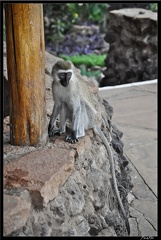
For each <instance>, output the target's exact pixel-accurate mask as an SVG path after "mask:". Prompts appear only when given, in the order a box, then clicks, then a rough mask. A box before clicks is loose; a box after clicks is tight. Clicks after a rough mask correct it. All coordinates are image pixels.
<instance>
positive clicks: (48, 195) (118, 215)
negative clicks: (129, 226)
mask: <svg viewBox="0 0 161 240" xmlns="http://www.w3.org/2000/svg"><path fill="white" fill-rule="evenodd" d="M57 60H58V58H56V57H54V56H52V55H50V54H49V53H47V52H46V69H45V70H46V101H47V116H48V120H49V116H50V115H51V112H52V106H53V99H52V91H51V81H52V79H51V77H50V76H49V73H50V72H51V68H52V65H53V64H54V63H55V62H56V61H57ZM89 85H90V88H91V91H92V92H93V97H94V101H95V105H96V108H97V109H98V110H99V112H100V116H104V120H106V121H107V122H106V121H105V122H106V123H105V122H104V121H103V119H102V118H101V119H100V122H99V123H98V124H99V125H100V126H102V130H103V132H104V134H105V135H106V137H107V139H108V141H109V130H108V128H109V126H111V131H112V132H111V136H112V151H113V154H114V161H115V171H116V176H117V183H118V187H119V191H120V195H121V199H122V201H123V204H124V207H125V210H126V213H127V216H128V217H129V211H128V209H129V203H128V193H129V191H130V190H131V188H132V184H131V179H130V173H129V169H128V161H127V159H126V158H125V156H124V154H123V143H122V141H121V137H122V133H121V132H120V131H119V130H118V129H116V127H115V126H114V125H113V124H112V121H111V119H112V114H113V109H112V107H111V106H109V104H108V103H107V102H106V101H104V100H102V99H100V98H99V96H98V89H97V87H96V86H95V85H93V84H92V83H89ZM5 120H6V118H5ZM108 125H109V126H108ZM6 129H7V130H6V131H5V130H4V135H7V134H8V133H9V129H8V128H6ZM6 139H7V138H6ZM3 226H4V228H3V234H4V236H126V235H127V232H126V227H125V221H124V218H123V216H122V212H121V211H120V209H119V207H118V201H117V198H116V196H115V192H114V189H113V183H112V178H111V171H110V164H109V157H108V153H107V152H106V149H105V147H104V145H103V144H102V143H101V141H100V139H99V138H98V137H96V136H94V135H93V131H92V130H90V131H88V132H87V135H86V136H85V137H83V138H81V139H80V141H79V143H77V144H74V145H72V144H69V143H67V142H64V136H61V137H60V136H58V137H54V138H51V139H50V141H49V142H48V143H47V144H46V146H45V147H39V148H35V147H29V146H24V147H20V146H12V145H10V142H9V140H8V141H4V225H3Z"/></svg>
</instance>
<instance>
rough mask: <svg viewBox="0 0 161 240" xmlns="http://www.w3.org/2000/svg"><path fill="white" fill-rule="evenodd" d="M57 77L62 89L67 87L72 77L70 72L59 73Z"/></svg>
mask: <svg viewBox="0 0 161 240" xmlns="http://www.w3.org/2000/svg"><path fill="white" fill-rule="evenodd" d="M58 77H59V80H60V83H61V85H62V86H63V87H67V86H68V84H69V81H70V79H71V77H72V72H71V71H59V72H58Z"/></svg>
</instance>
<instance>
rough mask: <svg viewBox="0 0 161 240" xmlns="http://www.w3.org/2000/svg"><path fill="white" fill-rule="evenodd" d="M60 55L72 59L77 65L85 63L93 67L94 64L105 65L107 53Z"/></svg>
mask: <svg viewBox="0 0 161 240" xmlns="http://www.w3.org/2000/svg"><path fill="white" fill-rule="evenodd" d="M60 57H61V58H63V59H64V60H70V61H71V62H72V63H73V64H74V65H76V66H78V65H81V64H85V65H86V66H88V67H92V66H101V67H103V66H104V65H105V63H104V60H105V58H106V54H102V55H97V54H89V55H73V56H66V55H61V56H60Z"/></svg>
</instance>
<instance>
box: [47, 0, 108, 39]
mask: <svg viewBox="0 0 161 240" xmlns="http://www.w3.org/2000/svg"><path fill="white" fill-rule="evenodd" d="M108 6H109V5H108V4H107V3H63V4H60V3H44V4H43V11H44V17H45V18H46V19H47V22H46V21H45V26H46V27H48V29H49V31H50V33H48V32H45V36H46V38H47V39H49V40H50V41H51V42H52V41H53V38H52V37H51V36H50V35H51V33H52V35H54V37H55V36H57V38H61V37H62V36H63V35H64V34H66V32H67V31H69V30H70V29H71V27H72V25H73V24H82V23H84V22H86V23H90V24H100V25H101V24H102V25H103V26H104V24H105V23H106V22H107V17H108V11H107V9H108Z"/></svg>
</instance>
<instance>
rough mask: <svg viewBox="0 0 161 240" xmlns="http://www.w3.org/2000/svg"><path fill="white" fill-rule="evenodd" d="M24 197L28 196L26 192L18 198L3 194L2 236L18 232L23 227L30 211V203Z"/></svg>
mask: <svg viewBox="0 0 161 240" xmlns="http://www.w3.org/2000/svg"><path fill="white" fill-rule="evenodd" d="M25 195H28V193H27V191H26V190H25V191H24V192H22V193H21V194H20V195H19V196H14V195H7V194H4V197H3V201H4V205H3V207H4V219H3V221H4V223H3V234H4V236H6V235H9V234H11V233H12V232H14V231H17V230H19V229H20V228H21V227H23V226H24V225H25V223H26V221H27V219H28V217H29V214H30V210H31V202H30V200H29V199H25V198H26V197H25Z"/></svg>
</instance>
